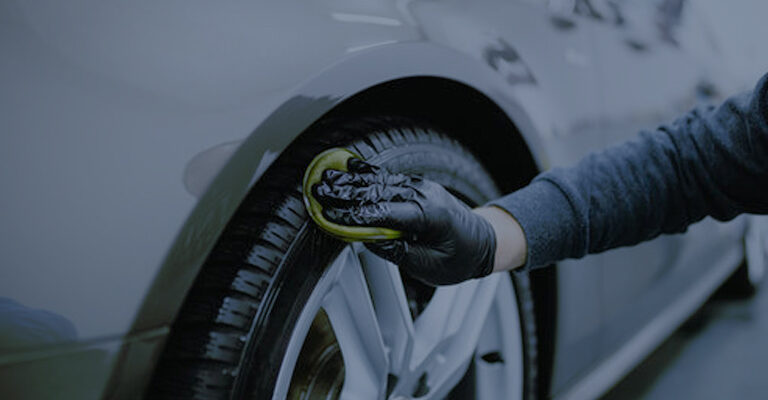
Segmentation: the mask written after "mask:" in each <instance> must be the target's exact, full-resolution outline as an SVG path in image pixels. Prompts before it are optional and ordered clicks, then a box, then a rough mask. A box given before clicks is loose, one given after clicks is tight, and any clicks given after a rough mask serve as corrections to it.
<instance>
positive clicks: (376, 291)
mask: <svg viewBox="0 0 768 400" xmlns="http://www.w3.org/2000/svg"><path fill="white" fill-rule="evenodd" d="M357 248H358V251H359V257H360V262H361V264H362V266H363V271H364V273H365V276H366V277H367V278H368V284H369V286H370V291H371V296H372V298H373V305H374V307H375V309H376V315H377V317H378V321H379V326H380V327H381V335H382V338H383V339H384V343H385V345H386V346H387V348H388V351H389V361H390V365H391V366H392V367H391V372H393V373H394V374H395V375H400V374H401V373H402V372H407V367H408V366H409V364H410V358H411V353H412V351H413V337H414V327H413V319H412V318H411V313H410V311H409V309H408V299H407V298H406V295H405V289H404V288H403V281H402V279H401V277H400V270H399V269H398V267H397V266H396V265H394V264H392V263H391V262H389V261H386V260H384V259H382V258H380V257H378V256H376V255H375V254H373V253H371V252H370V251H368V250H366V249H365V247H364V246H362V245H358V247H357Z"/></svg>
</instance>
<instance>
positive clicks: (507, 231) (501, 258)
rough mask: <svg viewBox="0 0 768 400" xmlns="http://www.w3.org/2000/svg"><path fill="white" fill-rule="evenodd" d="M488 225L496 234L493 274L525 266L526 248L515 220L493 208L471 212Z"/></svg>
mask: <svg viewBox="0 0 768 400" xmlns="http://www.w3.org/2000/svg"><path fill="white" fill-rule="evenodd" d="M472 211H473V212H474V213H475V214H477V215H479V216H481V217H482V218H484V219H485V220H486V221H488V223H490V225H491V227H492V228H493V231H494V233H495V234H496V250H495V251H496V253H495V257H494V264H493V272H498V271H506V270H510V269H514V268H517V267H521V266H523V265H525V262H526V258H527V252H528V246H527V242H526V239H525V234H524V233H523V229H522V228H521V227H520V224H519V223H518V222H517V220H516V219H515V218H514V217H513V216H512V215H510V214H509V213H508V212H506V211H504V210H503V209H501V208H499V207H495V206H485V207H479V208H476V209H474V210H472Z"/></svg>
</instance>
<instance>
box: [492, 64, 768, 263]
mask: <svg viewBox="0 0 768 400" xmlns="http://www.w3.org/2000/svg"><path fill="white" fill-rule="evenodd" d="M490 204H491V205H495V206H497V207H501V208H503V209H505V210H506V211H507V212H509V213H510V214H511V215H512V216H513V217H514V218H515V219H516V220H517V221H518V222H519V223H520V225H521V227H522V229H523V232H524V233H525V236H526V240H527V242H528V255H527V261H526V265H525V267H524V268H526V269H530V268H535V267H540V266H545V265H549V264H551V263H553V262H555V261H558V260H561V259H565V258H579V257H583V256H584V255H586V254H588V253H598V252H601V251H605V250H608V249H612V248H615V247H620V246H627V245H633V244H636V243H639V242H642V241H645V240H649V239H652V238H654V237H656V236H658V235H660V234H664V233H679V232H684V231H685V230H686V229H687V227H688V226H689V225H690V224H692V223H694V222H696V221H699V220H701V219H703V218H704V217H705V216H708V215H709V216H712V217H714V218H716V219H718V220H722V221H725V220H730V219H733V218H734V217H736V216H737V215H738V214H741V213H744V212H748V213H768V75H766V76H764V77H763V78H762V79H761V80H760V82H759V83H758V84H757V86H756V88H755V89H754V91H753V92H751V93H744V94H741V95H738V96H734V97H732V98H730V99H728V100H726V101H725V102H724V103H723V104H722V105H720V106H719V107H716V108H715V107H708V108H702V109H696V110H693V111H691V112H689V113H687V114H686V115H684V116H683V117H681V118H679V119H678V120H676V121H674V122H673V123H671V124H669V125H665V126H661V127H660V128H658V129H656V130H655V131H644V132H641V133H640V134H639V135H638V136H637V137H636V138H635V139H634V140H631V141H629V142H626V143H623V144H620V145H617V146H614V147H610V148H608V149H606V150H603V151H601V152H597V153H594V154H592V155H589V156H587V157H586V158H584V159H583V160H582V161H580V162H579V163H578V164H576V165H575V166H574V167H572V168H555V169H552V170H550V171H548V172H545V173H542V174H540V175H539V176H538V177H536V178H535V179H534V180H533V181H532V182H531V184H530V185H528V186H527V187H525V188H523V189H520V190H518V191H516V192H514V193H512V194H509V195H507V196H505V197H502V198H500V199H497V200H495V201H493V202H491V203H490Z"/></svg>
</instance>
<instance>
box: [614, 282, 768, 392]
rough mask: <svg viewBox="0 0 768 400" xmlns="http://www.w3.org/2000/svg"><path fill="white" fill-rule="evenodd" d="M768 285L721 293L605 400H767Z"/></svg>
mask: <svg viewBox="0 0 768 400" xmlns="http://www.w3.org/2000/svg"><path fill="white" fill-rule="evenodd" d="M766 365H768V285H763V287H762V289H761V290H760V291H759V292H758V293H757V295H756V297H754V298H753V299H751V300H738V299H730V298H727V297H726V296H725V295H722V294H717V295H715V297H714V298H713V299H711V300H710V301H709V302H708V303H707V304H705V305H704V307H702V309H701V310H700V311H699V312H698V313H697V314H695V315H694V316H693V317H692V318H691V320H690V321H688V322H687V323H686V324H685V325H683V326H682V327H681V328H680V329H679V330H678V331H677V332H676V333H675V334H674V335H673V336H672V337H671V338H670V339H669V340H667V341H666V342H665V343H664V344H663V345H662V346H661V347H660V348H659V349H658V350H657V351H656V352H654V353H653V354H652V355H651V356H650V357H649V358H648V359H646V361H645V362H644V363H643V364H641V365H640V366H639V367H638V368H637V369H635V370H634V371H633V372H632V373H631V374H630V375H629V376H627V377H626V378H625V379H624V380H623V381H622V382H621V383H619V384H618V385H617V386H616V387H614V388H613V390H611V391H610V392H609V393H608V394H607V395H606V396H604V398H603V400H618V399H622V400H624V399H765V398H768V370H766Z"/></svg>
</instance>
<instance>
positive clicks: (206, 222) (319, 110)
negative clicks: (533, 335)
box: [112, 45, 546, 392]
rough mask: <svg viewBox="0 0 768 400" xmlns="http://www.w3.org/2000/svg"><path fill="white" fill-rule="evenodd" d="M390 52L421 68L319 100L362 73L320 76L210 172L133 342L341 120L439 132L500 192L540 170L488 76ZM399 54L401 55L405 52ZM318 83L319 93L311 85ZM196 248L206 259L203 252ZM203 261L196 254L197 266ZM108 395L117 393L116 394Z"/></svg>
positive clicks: (348, 86) (169, 310)
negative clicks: (270, 186) (244, 214)
mask: <svg viewBox="0 0 768 400" xmlns="http://www.w3.org/2000/svg"><path fill="white" fill-rule="evenodd" d="M393 47H400V48H401V49H400V50H399V51H397V52H395V53H396V54H397V56H398V57H403V56H404V55H408V54H411V55H412V54H414V53H413V51H414V49H415V50H416V51H417V52H419V54H420V55H419V59H420V60H422V61H423V65H418V64H419V62H418V61H417V62H416V66H414V65H410V66H408V67H407V68H406V69H405V70H402V71H385V72H382V71H381V70H380V69H376V68H374V69H375V70H376V72H377V73H379V76H376V77H365V78H360V77H350V80H354V79H356V78H359V79H361V80H365V81H368V82H369V84H360V83H359V82H353V83H349V82H347V83H343V84H342V83H340V84H339V85H340V86H344V87H343V88H340V89H335V90H327V86H326V85H327V82H328V81H330V82H333V80H334V79H329V78H330V77H335V79H336V80H338V79H339V76H340V75H339V74H341V76H343V74H344V73H345V72H347V73H348V72H350V71H351V70H355V69H357V70H360V67H359V65H355V64H359V63H356V62H351V63H347V64H352V66H351V67H350V65H346V66H345V67H337V68H333V69H332V70H331V71H324V72H323V73H321V74H320V75H319V76H316V77H314V78H313V79H312V80H311V82H310V83H308V84H306V85H305V86H304V87H303V88H302V90H300V91H299V92H297V93H294V94H293V95H292V96H291V97H289V98H287V99H285V100H284V101H283V102H282V104H281V105H280V106H279V107H277V109H276V110H274V111H273V112H271V113H270V114H269V116H268V117H267V118H266V119H264V120H263V121H262V122H261V123H260V125H259V127H258V128H256V129H255V130H254V132H253V133H252V134H251V135H250V136H249V137H248V138H247V139H246V140H244V141H243V142H242V144H240V145H239V147H238V148H237V150H236V152H234V154H232V155H231V157H230V158H229V160H228V161H227V162H226V164H225V165H224V166H223V167H222V168H221V170H220V171H218V172H217V174H216V175H215V179H213V181H212V182H211V184H210V185H209V186H208V188H207V190H206V191H205V193H203V194H202V196H201V197H200V200H199V202H198V205H197V206H196V207H195V210H194V211H193V212H192V214H191V216H190V218H189V219H188V221H187V222H186V224H185V226H184V227H183V228H182V229H181V231H180V234H179V236H178V237H177V239H176V241H175V242H174V245H173V247H172V248H171V249H170V251H169V254H168V256H167V258H166V260H165V262H164V263H163V266H162V267H161V268H160V269H159V270H158V274H157V276H156V278H155V281H154V282H153V284H152V286H151V287H150V288H148V292H147V295H146V296H145V300H144V302H143V305H142V308H141V309H140V310H139V312H138V313H137V316H136V318H135V320H134V324H133V326H132V328H131V331H132V332H141V331H146V330H148V329H153V328H157V327H159V326H164V325H166V324H169V323H171V322H172V321H173V320H174V319H175V316H176V314H177V313H178V311H179V309H180V307H181V304H182V302H183V301H184V298H185V297H186V293H187V291H188V290H189V288H190V287H191V284H192V282H193V281H194V277H195V276H197V273H198V271H199V269H200V267H201V265H202V262H203V261H204V260H205V255H206V254H207V252H208V251H210V248H211V247H212V246H213V244H214V243H215V241H216V240H217V238H218V235H219V234H220V232H221V231H222V230H223V229H224V227H225V226H226V224H227V223H228V222H229V220H230V219H231V217H232V216H233V215H234V214H235V211H236V209H237V206H238V205H239V204H240V202H241V201H242V199H243V198H244V197H245V194H247V193H248V192H249V191H250V188H251V187H252V186H253V184H254V183H255V182H256V181H258V178H259V177H260V176H261V175H262V174H263V172H264V170H266V169H267V168H268V166H269V165H270V163H271V161H273V160H274V159H276V158H278V157H279V154H282V151H283V150H284V149H285V148H287V147H288V146H289V145H290V144H291V143H294V142H295V141H296V140H297V139H298V138H300V137H302V135H304V134H305V133H306V131H307V130H308V128H309V127H310V126H312V124H314V123H317V122H318V121H322V120H325V119H326V118H328V117H337V116H342V115H343V116H354V115H363V114H368V115H370V114H371V113H372V112H377V113H382V112H386V113H390V114H393V113H394V114H398V115H402V116H404V117H409V118H414V119H424V120H427V121H428V122H430V123H433V124H435V125H436V126H439V127H442V128H444V129H445V130H446V131H447V132H456V133H457V137H455V139H457V140H459V141H460V142H462V143H463V144H464V145H466V146H467V147H468V148H470V150H471V151H472V152H473V153H474V154H475V156H476V157H478V158H479V159H480V160H481V162H483V163H484V165H485V167H486V168H487V169H488V171H489V172H490V173H491V174H492V176H493V178H494V180H495V181H496V182H497V184H498V185H499V187H500V189H502V191H504V192H509V191H512V190H514V189H516V188H519V187H521V186H523V185H524V184H526V183H527V182H528V181H529V180H530V179H531V178H533V176H535V174H536V173H537V171H538V170H539V166H540V165H542V164H546V160H544V161H542V159H545V157H543V156H542V154H543V151H542V148H541V144H540V143H539V138H538V137H537V134H536V133H535V132H534V129H533V126H535V124H534V123H533V122H532V121H531V120H529V119H528V118H529V117H528V115H527V114H526V112H525V110H524V107H523V106H522V105H520V104H518V103H516V102H515V101H514V100H513V99H511V98H510V97H509V96H507V95H504V94H500V93H499V91H498V90H496V88H495V87H496V85H500V86H503V85H504V84H505V83H504V80H503V79H499V77H496V76H493V71H492V70H490V69H487V68H485V69H484V67H483V66H482V65H478V64H477V63H476V62H475V61H472V60H468V59H467V58H466V57H463V56H461V55H458V54H456V53H454V52H452V51H447V50H444V49H435V48H433V47H424V45H398V46H393ZM403 47H406V48H405V49H404V50H403V49H402V48H403ZM408 47H410V49H408ZM403 52H405V54H403ZM446 53H449V54H446ZM390 57H392V55H391V54H388V52H387V51H379V52H374V53H373V57H370V56H366V57H359V58H364V59H365V60H364V61H365V62H364V64H367V65H372V64H376V63H381V61H382V60H387V59H388V58H390ZM425 59H426V60H427V61H424V60H425ZM441 60H442V61H443V63H442V65H443V67H440V68H437V70H435V68H433V67H434V66H435V65H437V64H440V61H441ZM436 63H437V64H436ZM355 67H357V68H355ZM427 72H429V74H427ZM323 80H326V83H324V84H320V85H318V82H319V81H323ZM415 94H418V95H415ZM465 116H472V117H471V118H466V117H465ZM513 119H514V120H515V121H514V122H513ZM521 127H522V129H521ZM476 132H480V134H475V133H476ZM508 149H513V152H512V153H510V152H509V150H508ZM254 155H261V157H258V156H256V157H254ZM268 156H269V157H268ZM270 157H271V159H270ZM233 204H235V205H234V206H233ZM201 248H202V249H207V251H204V252H203V251H202V250H200V249H201ZM201 252H202V253H204V254H203V255H202V256H201ZM536 291H538V290H537V288H536V287H534V292H536ZM143 350H146V349H142V350H138V349H130V348H124V349H123V350H122V351H121V356H120V357H121V359H123V360H127V359H129V358H131V357H133V354H135V352H136V351H143ZM145 357H148V358H149V359H154V358H155V356H153V355H152V354H150V353H146V352H145V353H144V354H142V355H139V358H141V359H145ZM149 359H147V361H149ZM131 364H133V363H131ZM139 367H140V366H139V365H138V364H133V365H129V366H126V367H125V368H123V370H122V372H120V373H118V375H123V376H124V375H125V374H127V375H133V374H135V373H138V372H139V371H138V370H137V369H135V368H138V369H140V368H139ZM112 379H113V382H114V381H115V380H123V379H122V377H120V376H113V378H112ZM130 379H131V378H130V377H128V379H127V380H128V381H130ZM116 391H117V392H120V390H119V388H117V389H116Z"/></svg>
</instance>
